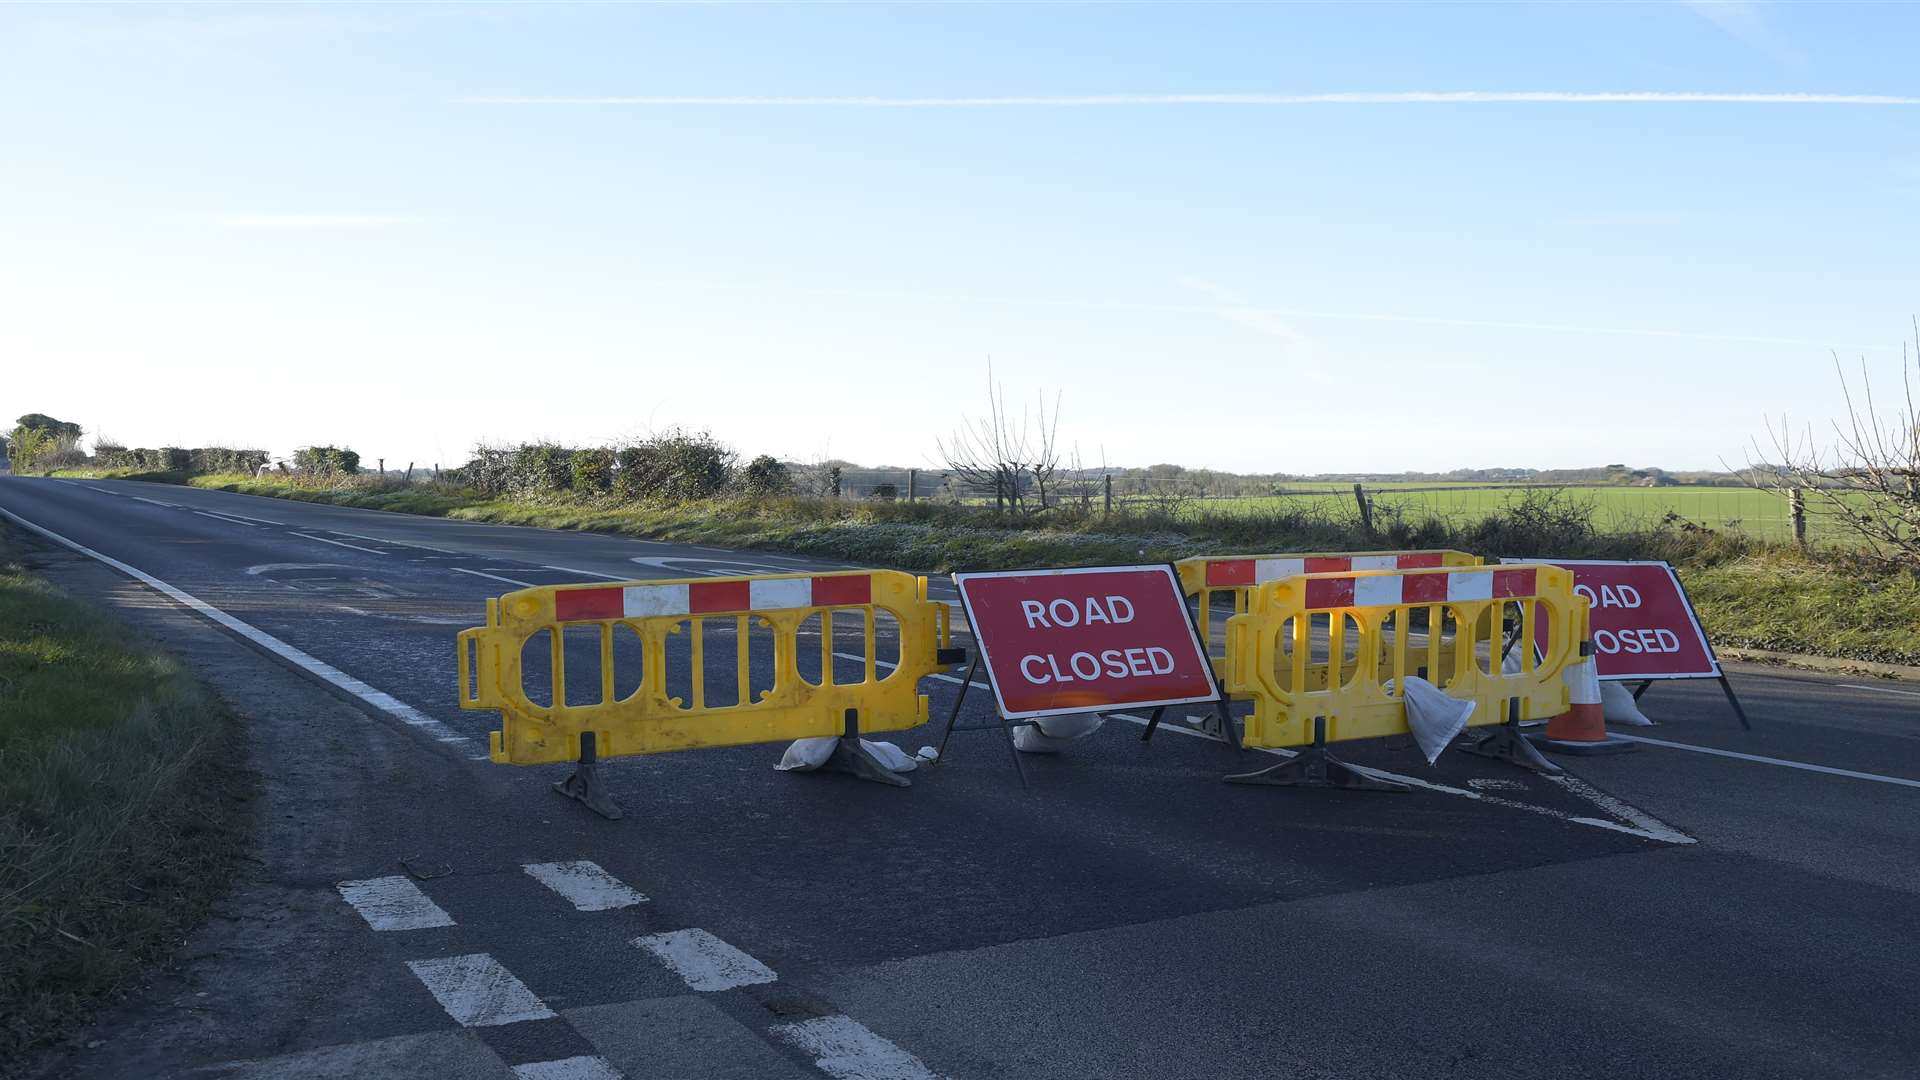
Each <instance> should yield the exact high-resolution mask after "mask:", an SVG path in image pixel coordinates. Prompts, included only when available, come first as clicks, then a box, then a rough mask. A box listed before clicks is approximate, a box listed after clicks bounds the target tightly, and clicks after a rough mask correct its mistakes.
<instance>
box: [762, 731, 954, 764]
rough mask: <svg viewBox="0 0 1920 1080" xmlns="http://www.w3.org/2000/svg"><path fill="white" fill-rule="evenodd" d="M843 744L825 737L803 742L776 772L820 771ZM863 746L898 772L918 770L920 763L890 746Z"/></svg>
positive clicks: (789, 749) (833, 737)
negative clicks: (837, 745)
mask: <svg viewBox="0 0 1920 1080" xmlns="http://www.w3.org/2000/svg"><path fill="white" fill-rule="evenodd" d="M839 741H840V737H839V736H838V735H821V736H819V737H818V738H813V739H799V740H796V741H795V742H794V744H793V745H792V746H789V747H787V752H786V753H785V754H782V755H781V757H780V764H778V765H775V766H774V768H776V769H778V770H780V771H781V772H806V771H807V770H809V769H817V768H819V767H820V766H822V765H825V764H826V763H827V759H828V758H830V757H832V756H833V747H834V744H835V743H838V742H839ZM860 745H861V746H862V747H864V748H865V749H866V751H867V753H869V754H872V755H873V756H874V758H875V759H876V760H878V761H879V762H880V764H882V765H885V766H886V767H887V768H889V769H892V770H893V771H894V772H911V771H913V770H914V769H916V768H918V767H919V765H920V759H918V758H916V757H914V756H913V755H911V754H909V753H907V752H906V751H905V750H902V749H900V748H899V747H897V746H895V745H893V744H892V743H889V742H869V741H867V740H866V739H861V740H860Z"/></svg>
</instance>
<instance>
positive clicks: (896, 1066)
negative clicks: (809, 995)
mask: <svg viewBox="0 0 1920 1080" xmlns="http://www.w3.org/2000/svg"><path fill="white" fill-rule="evenodd" d="M770 1030H771V1031H772V1033H773V1035H774V1036H775V1037H776V1038H778V1039H780V1040H781V1041H782V1042H785V1043H789V1044H791V1045H793V1046H796V1047H798V1048H799V1049H800V1050H801V1052H803V1053H805V1054H807V1055H808V1056H810V1057H812V1058H813V1064H814V1066H815V1067H816V1068H818V1069H819V1070H820V1071H821V1072H823V1073H826V1074H827V1075H828V1076H831V1077H833V1078H834V1080H939V1077H938V1076H937V1075H936V1074H935V1073H934V1072H933V1070H931V1069H929V1068H927V1064H926V1062H924V1061H921V1060H920V1059H919V1058H917V1057H914V1056H913V1055H912V1054H909V1053H907V1052H906V1051H905V1050H902V1049H900V1048H899V1047H898V1046H895V1045H894V1044H892V1043H890V1042H888V1041H887V1040H885V1039H883V1038H881V1037H880V1036H878V1035H875V1034H874V1033H873V1032H872V1031H869V1030H868V1029H867V1027H866V1025H864V1024H862V1023H860V1022H859V1021H857V1020H855V1019H853V1018H852V1017H850V1016H822V1017H818V1018H816V1019H813V1020H802V1021H801V1022H799V1023H797V1024H780V1025H777V1026H775V1027H773V1028H771V1029H770Z"/></svg>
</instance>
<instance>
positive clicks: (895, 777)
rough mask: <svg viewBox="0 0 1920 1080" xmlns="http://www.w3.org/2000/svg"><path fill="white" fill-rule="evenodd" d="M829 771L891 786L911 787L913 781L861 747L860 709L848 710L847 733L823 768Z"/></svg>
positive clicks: (841, 738) (836, 745) (834, 746)
mask: <svg viewBox="0 0 1920 1080" xmlns="http://www.w3.org/2000/svg"><path fill="white" fill-rule="evenodd" d="M820 768H822V769H823V770H826V771H829V772H843V773H847V774H848V775H850V776H855V777H858V778H860V779H862V780H871V781H873V782H874V783H876V784H888V785H890V786H892V787H912V786H913V781H911V780H909V779H907V778H906V777H904V776H901V775H900V774H899V773H897V772H894V771H893V770H892V769H889V768H887V767H886V766H885V765H884V764H882V763H881V761H880V759H879V758H877V757H874V756H873V754H872V753H871V752H869V751H868V750H867V748H866V747H864V746H861V745H860V713H859V710H857V709H848V710H847V733H846V734H845V735H842V736H840V740H839V741H838V742H836V743H834V744H833V756H832V757H829V758H828V759H827V761H826V764H824V765H822V766H820Z"/></svg>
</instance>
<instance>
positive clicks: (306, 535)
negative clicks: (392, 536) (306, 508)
mask: <svg viewBox="0 0 1920 1080" xmlns="http://www.w3.org/2000/svg"><path fill="white" fill-rule="evenodd" d="M287 535H288V536H298V537H300V538H301V539H303V540H318V541H320V542H321V543H323V544H332V545H334V546H335V547H343V548H352V549H353V550H355V551H364V552H366V553H367V554H369V555H385V554H386V552H384V551H375V550H374V549H372V548H368V547H361V546H360V545H359V544H349V543H346V542H345V541H342V540H329V539H327V538H326V537H324V536H314V535H312V534H311V533H303V532H290V533H288V534H287Z"/></svg>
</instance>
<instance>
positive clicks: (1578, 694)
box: [1561, 656, 1600, 705]
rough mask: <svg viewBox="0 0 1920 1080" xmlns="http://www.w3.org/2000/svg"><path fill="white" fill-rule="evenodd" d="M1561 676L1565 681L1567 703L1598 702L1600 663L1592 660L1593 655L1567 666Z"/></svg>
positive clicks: (1587, 703)
mask: <svg viewBox="0 0 1920 1080" xmlns="http://www.w3.org/2000/svg"><path fill="white" fill-rule="evenodd" d="M1561 677H1562V678H1564V679H1565V680H1566V682H1567V704H1569V705H1598V704H1600V665H1598V664H1596V663H1594V662H1593V657H1591V656H1589V657H1585V658H1584V659H1582V660H1581V661H1580V662H1579V663H1577V664H1575V665H1573V666H1572V667H1570V668H1567V669H1566V670H1565V671H1563V672H1561Z"/></svg>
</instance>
